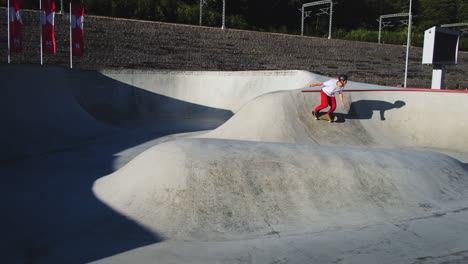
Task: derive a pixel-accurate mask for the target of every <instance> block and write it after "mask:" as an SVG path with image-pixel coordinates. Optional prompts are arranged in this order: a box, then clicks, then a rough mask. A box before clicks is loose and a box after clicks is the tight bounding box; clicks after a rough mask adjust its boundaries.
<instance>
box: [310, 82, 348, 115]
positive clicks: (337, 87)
mask: <svg viewBox="0 0 468 264" xmlns="http://www.w3.org/2000/svg"><path fill="white" fill-rule="evenodd" d="M347 83H348V76H347V75H344V74H343V75H340V76H339V77H338V81H337V80H336V79H330V80H328V81H326V82H321V83H315V84H311V85H309V87H314V86H322V85H323V86H324V87H323V88H322V90H321V91H320V95H321V98H322V101H321V104H320V105H319V106H317V107H316V108H315V109H314V111H312V115H313V116H314V117H315V119H316V120H318V119H319V116H320V114H319V112H320V110H322V109H324V108H326V107H328V106H330V110H328V112H327V114H328V115H329V117H330V122H333V121H336V118H334V117H332V114H333V111H335V109H336V98H335V94H336V93H337V92H338V94H339V95H340V101H341V105H343V107H346V103H345V101H344V99H343V89H344V87H345V85H346V84H347Z"/></svg>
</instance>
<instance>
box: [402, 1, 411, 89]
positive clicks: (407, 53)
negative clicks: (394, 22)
mask: <svg viewBox="0 0 468 264" xmlns="http://www.w3.org/2000/svg"><path fill="white" fill-rule="evenodd" d="M412 3H413V0H410V6H409V14H408V40H407V42H406V63H405V86H404V87H407V86H406V84H407V79H408V60H409V49H410V46H411V24H412V20H413V17H412V14H411V8H412Z"/></svg>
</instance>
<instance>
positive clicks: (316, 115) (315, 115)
mask: <svg viewBox="0 0 468 264" xmlns="http://www.w3.org/2000/svg"><path fill="white" fill-rule="evenodd" d="M312 115H313V116H314V117H315V120H319V118H318V112H315V111H312Z"/></svg>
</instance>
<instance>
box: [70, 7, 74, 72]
mask: <svg viewBox="0 0 468 264" xmlns="http://www.w3.org/2000/svg"><path fill="white" fill-rule="evenodd" d="M71 8H72V6H71V2H70V69H73V46H72V45H73V42H72V28H73V27H72V9H71Z"/></svg>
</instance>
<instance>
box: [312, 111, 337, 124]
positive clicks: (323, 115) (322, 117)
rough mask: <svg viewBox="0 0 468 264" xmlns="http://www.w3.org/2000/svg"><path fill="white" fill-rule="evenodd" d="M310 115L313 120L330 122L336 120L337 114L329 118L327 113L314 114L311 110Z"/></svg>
mask: <svg viewBox="0 0 468 264" xmlns="http://www.w3.org/2000/svg"><path fill="white" fill-rule="evenodd" d="M312 115H313V116H314V117H315V120H325V121H328V122H330V123H333V122H336V121H338V116H334V117H333V119H331V118H330V115H329V114H327V113H318V115H317V116H316V113H315V112H314V111H312Z"/></svg>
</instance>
